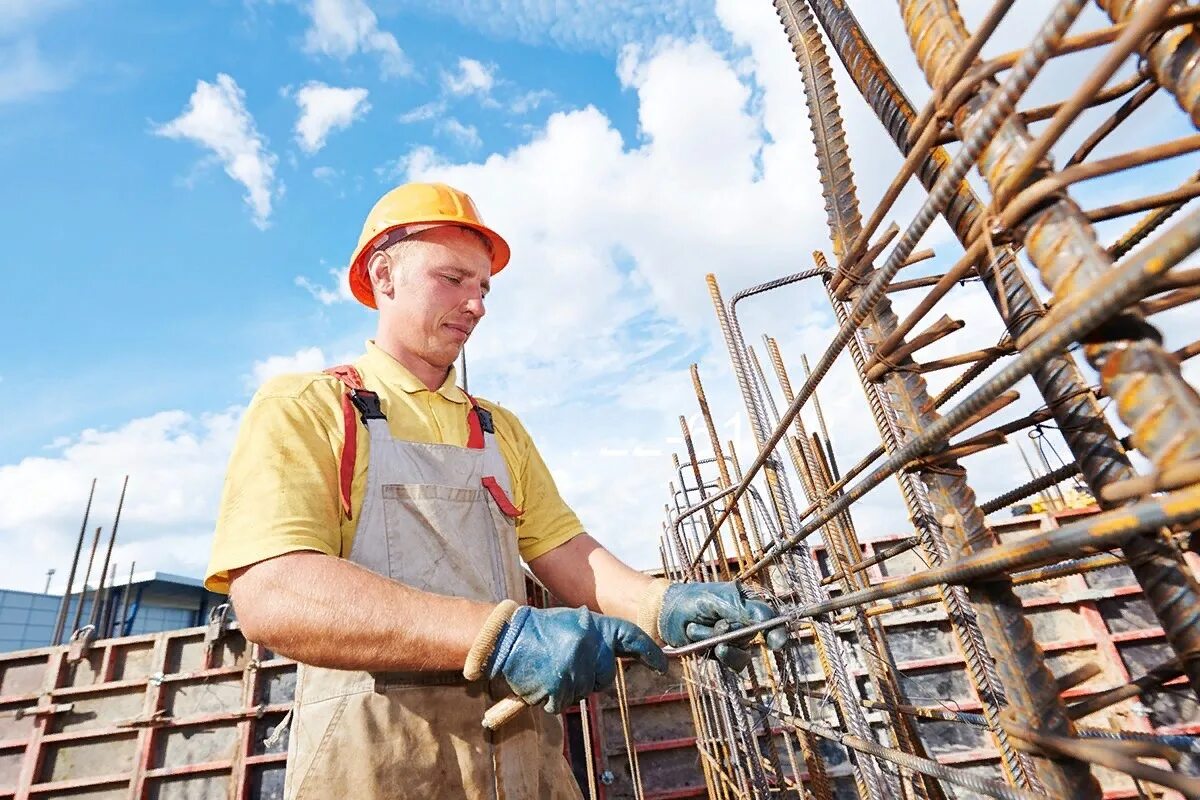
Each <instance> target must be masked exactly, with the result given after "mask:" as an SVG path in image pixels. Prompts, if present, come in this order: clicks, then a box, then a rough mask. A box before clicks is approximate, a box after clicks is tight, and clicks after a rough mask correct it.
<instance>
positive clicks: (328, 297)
mask: <svg viewBox="0 0 1200 800" xmlns="http://www.w3.org/2000/svg"><path fill="white" fill-rule="evenodd" d="M349 272H350V267H349V266H346V267H342V268H341V269H331V270H329V274H330V275H332V276H333V285H332V286H321V285H320V284H317V283H314V282H313V281H310V280H309V279H308V278H306V277H304V276H303V275H298V276H296V285H297V286H299V287H300V288H302V289H304V290H305V291H306V292H308V293H309V294H311V295H312V296H313V299H314V300H316V301H317V302H318V303H320V304H321V305H323V306H329V305H333V304H334V303H345V302H347V301H349V300H354V295H352V294H351V293H350V283H349V281H348V280H347V277H346V276H347V274H348V273H349ZM356 302H357V301H356Z"/></svg>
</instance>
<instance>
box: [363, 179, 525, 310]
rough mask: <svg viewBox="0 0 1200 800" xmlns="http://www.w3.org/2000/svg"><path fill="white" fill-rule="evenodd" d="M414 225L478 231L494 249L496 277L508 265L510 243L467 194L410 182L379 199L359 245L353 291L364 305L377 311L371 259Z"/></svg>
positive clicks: (445, 186) (436, 185) (442, 186)
mask: <svg viewBox="0 0 1200 800" xmlns="http://www.w3.org/2000/svg"><path fill="white" fill-rule="evenodd" d="M410 225H422V226H431V225H459V226H461V227H464V228H470V229H471V230H474V231H478V232H479V233H480V234H481V235H482V236H483V237H484V238H485V239H487V241H488V243H489V244H490V245H491V250H492V274H493V275H495V274H496V273H497V272H499V271H500V270H502V269H504V266H505V265H506V264H507V263H508V258H509V249H508V242H506V241H504V239H503V238H501V236H500V234H498V233H496V232H495V231H494V230H492V229H491V228H489V227H488V226H486V225H484V224H483V219H482V218H481V217H480V216H479V209H477V208H476V207H475V203H474V201H472V200H471V198H470V196H468V195H467V193H466V192H460V191H459V190H458V189H455V188H453V187H451V186H447V185H446V184H444V183H406V184H404V185H403V186H397V187H396V188H395V189H392V190H391V191H390V192H388V193H387V194H385V195H384V196H383V197H381V198H379V202H377V203H376V204H375V207H374V208H372V209H371V212H370V213H369V214H367V221H366V222H365V223H364V224H363V229H362V234H361V235H360V236H359V237H358V246H357V247H355V248H354V255H353V256H352V257H351V259H350V291H351V293H353V295H354V296H355V297H356V298H357V299H358V301H359V302H360V303H362V304H363V305H365V306H367V307H369V308H375V293H374V292H373V291H372V290H371V278H370V276H368V275H367V259H368V258H369V257H370V255H371V253H373V252H374V251H375V248H376V247H378V246H379V245H381V244H383V243H384V242H385V241H386V240H387V238H388V235H389V234H391V233H392V232H393V231H396V230H398V229H400V228H406V227H408V226H410Z"/></svg>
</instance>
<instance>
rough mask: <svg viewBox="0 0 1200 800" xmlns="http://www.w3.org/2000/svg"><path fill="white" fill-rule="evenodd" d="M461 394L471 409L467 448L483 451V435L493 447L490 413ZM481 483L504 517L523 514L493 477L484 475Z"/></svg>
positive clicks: (475, 401) (493, 431) (468, 412)
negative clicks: (487, 436)
mask: <svg viewBox="0 0 1200 800" xmlns="http://www.w3.org/2000/svg"><path fill="white" fill-rule="evenodd" d="M463 394H466V395H467V399H468V400H470V401H471V408H470V410H469V411H467V428H468V430H469V433H468V435H467V447H469V448H471V449H473V450H482V449H484V446H485V444H486V443H487V440H486V439H485V438H484V434H487V435H489V436H491V437H492V439H493V442H492V446H493V447H495V446H496V445H495V441H494V440H495V436H496V426H495V424H494V423H493V422H492V412H490V411H488V410H487V409H486V408H484V407H483V406H481V405H479V401H477V400H476V399H475V398H474V397H472V396H471V395H469V394H467V393H466V392H463ZM482 483H483V488H485V489H487V491H488V494H490V495H491V496H492V499H493V500H495V501H496V505H497V506H498V507H499V508H500V510H501V511H502V512H504V514H505V516H508V517H513V518H516V517H519V516H521V515H522V514H524V513H525V512H524V510H522V509H520V508H518V507H517V504H516V503H514V502H513V501H512V499H511V498H509V496H508V494H507V493H506V492H505V491H504V487H503V486H501V485H500V482H499V481H497V480H496V476H495V475H484V476H483V481H482Z"/></svg>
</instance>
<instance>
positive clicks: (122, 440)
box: [0, 410, 240, 591]
mask: <svg viewBox="0 0 1200 800" xmlns="http://www.w3.org/2000/svg"><path fill="white" fill-rule="evenodd" d="M239 417H240V411H238V410H227V411H223V412H219V413H215V414H204V415H199V416H196V415H192V414H187V413H184V412H182V411H164V412H161V413H158V414H154V415H152V416H149V417H143V418H140V419H135V420H132V421H130V422H128V423H126V424H125V425H123V426H121V427H119V428H117V429H115V430H86V431H84V432H83V433H81V434H79V435H78V436H74V437H70V438H69V439H67V440H65V441H61V442H58V443H56V444H55V445H54V446H53V447H52V449H53V450H54V451H56V452H55V453H54V454H53V455H51V456H48V457H42V456H39V457H34V458H26V459H24V460H22V461H20V462H18V463H15V464H8V465H4V466H0V496H3V497H10V498H11V497H20V498H22V502H19V503H4V504H2V505H0V540H3V541H7V542H21V543H22V545H21V546H20V547H10V548H7V555H6V556H5V558H4V559H2V560H0V585H2V586H5V587H10V588H17V589H26V590H33V591H41V589H42V580H43V577H42V576H44V575H45V573H46V570H47V569H49V568H52V567H53V568H55V569H57V574H56V576H55V581H56V586H57V587H58V589H59V590H61V587H62V586H63V585H65V583H66V576H67V568H68V567H69V563H67V561H68V559H69V558H70V555H71V553H72V552H73V551H74V546H75V537H76V536H77V535H78V531H79V522H80V519H81V516H82V514H83V508H84V504H85V501H86V500H87V490H88V487H89V486H90V484H91V480H92V478H93V477H95V478H98V479H99V481H98V483H97V486H96V497H95V500H94V501H93V504H92V513H91V518H90V521H89V528H91V527H94V526H97V525H103V526H104V528H105V531H104V533H105V535H106V536H107V534H108V532H109V527H110V526H111V525H112V520H113V516H114V514H115V511H116V505H117V496H118V494H119V493H120V488H121V479H122V476H124V475H126V474H128V475H129V476H130V480H129V491H128V493H127V495H126V498H125V507H124V509H123V510H122V512H121V524H120V528H119V530H118V539H117V542H118V544H117V548H116V551H115V552H114V555H113V560H114V562H115V563H120V564H121V565H122V566H123V567H124V568H125V569H127V568H128V564H129V561H130V559H131V558H136V560H137V561H138V562H139V564H140V565H141V567H142V568H143V569H158V570H165V571H171V572H180V573H184V574H190V575H197V576H199V575H200V574H201V572H202V571H203V568H204V566H205V562H206V560H207V557H208V542H209V540H210V539H211V536H212V529H213V523H214V521H215V517H216V509H217V500H218V498H219V497H220V492H221V482H222V477H223V475H224V472H225V465H226V462H227V460H228V458H229V451H230V448H231V447H232V445H233V439H234V435H235V433H236V430H237V423H238V419H239ZM89 536H90V531H89ZM85 548H86V545H85ZM85 558H86V555H85ZM81 569H82V568H81ZM81 579H82V575H80V576H79V577H78V578H76V580H77V581H79V580H81Z"/></svg>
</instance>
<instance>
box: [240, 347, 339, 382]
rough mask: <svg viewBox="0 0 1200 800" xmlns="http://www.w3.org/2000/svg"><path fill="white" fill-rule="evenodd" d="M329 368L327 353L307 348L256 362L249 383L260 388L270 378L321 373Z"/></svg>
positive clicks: (319, 349) (317, 348)
mask: <svg viewBox="0 0 1200 800" xmlns="http://www.w3.org/2000/svg"><path fill="white" fill-rule="evenodd" d="M327 366H329V362H328V361H326V359H325V353H324V351H322V350H321V348H319V347H305V348H302V349H300V350H297V351H296V352H294V353H291V354H290V355H281V356H269V357H267V358H265V359H263V360H262V361H255V362H254V367H253V369H252V370H251V374H250V376H249V381H250V385H251V386H260V385H261V384H262V383H263V382H264V381H266V380H267V379H268V378H273V377H275V376H276V375H287V374H289V373H293V372H320V371H321V370H323V369H325V367H327Z"/></svg>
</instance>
